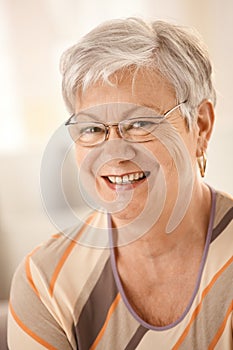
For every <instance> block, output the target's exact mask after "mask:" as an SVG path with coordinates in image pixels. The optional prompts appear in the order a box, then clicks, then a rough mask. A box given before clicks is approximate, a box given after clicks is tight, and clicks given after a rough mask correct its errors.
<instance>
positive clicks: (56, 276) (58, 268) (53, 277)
mask: <svg viewBox="0 0 233 350" xmlns="http://www.w3.org/2000/svg"><path fill="white" fill-rule="evenodd" d="M94 215H95V213H94V214H93V215H91V216H89V217H88V219H87V220H86V222H85V224H84V225H83V227H82V228H81V230H80V231H79V232H78V234H77V235H76V236H75V238H74V239H73V240H72V241H71V243H70V244H69V246H68V247H67V249H66V250H65V252H64V254H63V256H62V257H61V259H60V261H59V262H58V264H57V266H56V268H55V271H54V273H53V276H52V278H51V281H50V285H49V293H50V295H51V296H52V295H53V291H54V286H55V283H56V280H57V278H58V275H59V273H60V271H61V269H62V267H63V265H64V264H65V262H66V259H67V258H68V256H69V255H70V253H71V251H72V250H73V248H74V247H75V245H76V244H77V242H76V240H77V239H79V238H80V236H81V235H82V234H83V232H84V231H85V229H86V226H87V225H89V224H90V222H91V220H92V219H93V217H94Z"/></svg>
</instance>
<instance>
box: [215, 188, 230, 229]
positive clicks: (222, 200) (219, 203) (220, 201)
mask: <svg viewBox="0 0 233 350" xmlns="http://www.w3.org/2000/svg"><path fill="white" fill-rule="evenodd" d="M232 207H233V199H232V197H230V196H229V195H226V194H224V193H221V192H217V193H216V213H215V218H214V228H215V227H216V226H217V225H218V224H219V222H220V221H221V220H222V218H223V217H224V215H226V213H227V212H228V211H229V210H230V209H231V208H232Z"/></svg>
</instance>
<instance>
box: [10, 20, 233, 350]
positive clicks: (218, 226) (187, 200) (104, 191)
mask: <svg viewBox="0 0 233 350" xmlns="http://www.w3.org/2000/svg"><path fill="white" fill-rule="evenodd" d="M61 70H62V74H63V94H64V98H65V102H66V104H67V107H68V109H69V111H70V113H71V116H70V118H69V119H68V121H67V122H66V125H67V127H68V129H69V132H70V135H71V137H72V139H73V141H74V144H75V150H76V159H77V164H78V169H79V178H80V182H81V183H82V189H83V190H84V191H85V192H84V196H85V198H86V200H87V202H88V204H89V205H90V207H91V208H92V213H91V214H90V215H88V217H87V218H85V220H83V222H81V223H79V224H78V225H77V227H76V228H72V229H70V230H68V231H67V232H61V233H60V234H57V235H55V236H53V237H52V238H51V239H50V240H49V241H48V242H46V243H44V244H42V245H41V246H40V247H39V248H37V249H36V250H35V251H34V252H32V253H31V254H30V255H29V256H28V257H27V258H26V259H25V261H24V262H23V263H22V264H21V266H20V267H19V269H18V270H17V272H16V274H15V276H14V279H13V284H12V291H11V300H10V314H9V347H10V349H24V350H26V349H30V350H31V349H44V348H46V349H60V350H68V349H80V350H87V349H91V350H94V349H101V350H103V349H104V350H105V349H116V350H120V349H127V350H130V349H145V350H148V349H153V350H154V349H195V350H196V349H200V350H203V349H213V348H216V349H224V350H225V349H232V348H233V341H232V309H233V304H232V296H233V285H232V277H233V264H232V252H233V240H232V237H231V235H232V230H233V227H232V222H231V219H232V215H233V209H232V208H233V202H232V199H231V198H230V197H229V196H227V195H225V194H222V193H220V192H217V191H215V190H213V189H212V188H210V187H209V186H207V185H206V184H205V183H204V182H203V181H202V178H203V177H204V175H205V168H206V151H207V147H208V141H209V139H210V136H211V132H212V128H213V123H214V105H215V91H214V88H213V85H212V67H211V63H210V60H209V57H208V53H207V51H206V49H205V47H204V45H203V43H202V42H201V41H200V39H199V37H198V36H197V35H196V34H194V33H193V32H191V31H190V30H188V29H185V28H182V27H179V26H176V25H173V24H169V23H166V22H163V21H155V22H152V23H146V22H144V21H142V20H141V19H137V18H129V19H123V20H113V21H109V22H106V23H104V24H102V25H100V26H98V27H97V28H96V29H94V30H92V31H91V32H90V33H88V34H87V35H86V36H84V37H83V38H82V39H81V41H79V42H78V43H77V44H76V45H74V46H73V47H71V48H70V49H69V50H67V51H66V52H65V53H64V55H63V57H62V61H61Z"/></svg>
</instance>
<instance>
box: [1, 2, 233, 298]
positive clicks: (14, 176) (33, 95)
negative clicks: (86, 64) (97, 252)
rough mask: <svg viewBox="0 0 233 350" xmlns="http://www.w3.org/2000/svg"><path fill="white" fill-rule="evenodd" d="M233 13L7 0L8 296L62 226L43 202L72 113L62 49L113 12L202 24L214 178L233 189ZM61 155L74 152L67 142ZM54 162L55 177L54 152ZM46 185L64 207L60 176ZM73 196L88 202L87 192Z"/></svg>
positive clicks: (222, 6) (4, 290)
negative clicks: (53, 145) (65, 96)
mask: <svg viewBox="0 0 233 350" xmlns="http://www.w3.org/2000/svg"><path fill="white" fill-rule="evenodd" d="M232 13H233V1H232V0H222V1H219V0H204V1H203V0H189V1H187V0H127V1H126V0H117V1H112V0H96V1H91V0H85V1H84V0H39V1H38V0H20V1H17V0H0V281H1V284H0V299H3V298H7V297H8V293H9V286H10V281H11V278H12V274H13V271H14V270H15V268H16V266H17V265H18V263H19V262H20V261H21V260H22V258H23V256H24V255H25V254H26V253H27V252H29V251H30V250H31V249H32V248H33V247H34V246H35V245H37V244H38V243H39V242H41V241H43V240H45V239H47V238H48V237H49V236H50V235H51V234H52V233H55V232H57V228H56V227H55V226H54V224H53V223H52V222H51V220H50V218H49V217H48V215H47V214H46V211H45V210H44V207H43V204H42V200H41V199H42V198H41V179H40V170H41V162H42V159H43V155H44V151H45V149H46V147H47V144H48V143H49V140H51V137H53V135H54V132H55V131H56V130H60V127H61V125H62V123H63V122H64V121H65V120H66V119H67V118H68V113H67V111H66V109H65V107H64V104H63V101H62V97H61V92H60V85H61V77H60V73H59V58H60V56H61V53H62V52H63V51H64V50H65V49H66V48H67V47H69V46H71V45H72V44H74V43H75V42H76V41H77V40H78V39H79V38H80V36H82V35H83V34H85V33H86V32H87V31H89V30H90V29H92V28H93V27H95V26H96V25H97V24H99V23H100V22H102V21H104V20H106V19H110V18H117V17H128V16H141V17H144V18H149V19H164V20H169V21H172V22H174V23H178V24H182V25H189V26H193V27H195V28H196V29H197V30H198V31H199V32H200V33H201V35H202V36H203V38H204V41H205V42H206V44H207V46H208V47H209V51H210V54H211V57H212V60H213V63H214V67H215V85H216V88H217V92H218V96H217V98H218V101H217V108H216V115H217V120H216V126H215V130H214V135H213V137H212V140H211V143H210V147H209V152H208V169H207V176H206V181H207V182H208V183H210V184H211V185H212V186H214V187H215V188H217V189H220V190H223V191H225V192H229V193H231V194H233V181H232V176H233V161H232V149H233V116H232V114H233V112H232V111H233V95H232V82H233V67H232V62H233V39H232V33H233V21H232ZM61 134H62V133H61ZM61 137H62V136H61ZM59 147H60V148H59ZM55 153H56V152H55ZM57 156H58V158H59V157H60V159H61V157H63V156H64V150H63V149H61V146H58V148H57ZM70 163H72V160H70ZM44 167H45V168H46V169H47V173H46V174H47V175H48V177H49V176H50V179H52V178H53V176H55V175H54V174H55V170H54V169H55V168H56V166H55V168H53V158H50V159H47V160H46V162H45V163H44ZM71 168H72V167H71ZM73 178H75V173H73V172H72V170H69V168H66V170H65V174H64V186H67V191H68V192H69V191H70V193H71V194H72V186H71V189H69V185H70V184H72V179H73ZM46 191H47V195H48V196H49V197H51V198H52V199H53V200H52V202H53V204H54V206H56V205H57V207H59V208H60V209H62V203H59V195H58V194H57V193H56V191H54V188H53V186H52V185H51V187H50V185H48V186H47V188H46ZM42 192H43V191H42ZM73 200H74V203H75V205H80V206H82V200H80V199H79V198H75V199H73ZM71 201H72V199H71Z"/></svg>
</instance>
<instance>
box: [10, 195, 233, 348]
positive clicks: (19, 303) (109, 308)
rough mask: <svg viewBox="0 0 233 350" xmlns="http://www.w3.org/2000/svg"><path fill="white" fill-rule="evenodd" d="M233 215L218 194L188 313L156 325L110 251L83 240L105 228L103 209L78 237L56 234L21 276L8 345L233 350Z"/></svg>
mask: <svg viewBox="0 0 233 350" xmlns="http://www.w3.org/2000/svg"><path fill="white" fill-rule="evenodd" d="M232 218H233V200H232V199H231V198H230V197H228V196H227V195H225V194H222V193H220V192H217V193H215V192H212V211H211V218H210V223H209V229H208V233H207V239H206V244H205V249H204V252H203V258H202V263H201V266H200V270H199V277H198V279H197V283H196V288H195V290H194V292H193V296H192V298H191V300H190V303H189V305H187V308H186V310H185V312H184V314H183V315H182V316H181V317H180V319H178V320H177V321H176V322H174V323H173V324H171V325H169V326H166V327H153V326H151V325H149V324H147V323H146V322H145V321H143V320H142V319H140V317H139V316H138V315H137V314H136V313H135V312H134V310H133V309H132V307H131V306H130V304H129V302H128V300H127V298H126V296H125V294H124V290H123V288H122V285H121V282H120V279H119V276H118V273H117V269H116V262H115V258H114V254H113V250H112V249H100V248H91V247H90V246H88V245H83V244H80V243H77V240H78V238H79V237H81V236H82V237H83V235H85V234H88V230H89V229H90V227H92V230H93V227H94V226H95V224H96V223H97V226H98V225H100V224H101V225H107V221H106V215H105V214H103V213H96V214H95V215H91V216H90V217H89V218H88V220H87V221H86V222H85V223H84V224H82V226H80V227H79V229H78V230H76V236H75V237H73V238H75V239H72V237H71V236H69V235H64V234H57V235H54V236H53V237H52V238H51V239H50V240H49V241H47V242H46V243H44V244H42V245H41V246H40V247H38V248H37V249H35V250H34V251H33V252H32V253H31V254H29V255H28V256H27V257H26V259H25V260H24V261H23V262H22V264H21V265H20V266H19V268H18V269H17V271H16V273H15V276H14V279H13V282H12V290H11V297H10V312H9V318H8V322H9V328H8V341H9V348H10V350H16V349H17V350H20V349H22V350H32V349H33V350H42V349H51V350H55V349H59V350H70V349H79V350H87V349H90V350H95V349H96V350H100V349H101V350H121V349H125V350H132V349H137V350H154V349H165V350H166V349H169V350H170V349H172V350H175V349H185V350H187V349H189V350H190V349H195V350H205V349H219V350H220V349H221V350H223V349H224V350H228V349H229V350H230V349H233V337H232V310H233V298H232V297H233V283H232V280H233V222H232ZM90 224H91V225H90ZM109 231H110V233H111V228H110V229H109Z"/></svg>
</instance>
